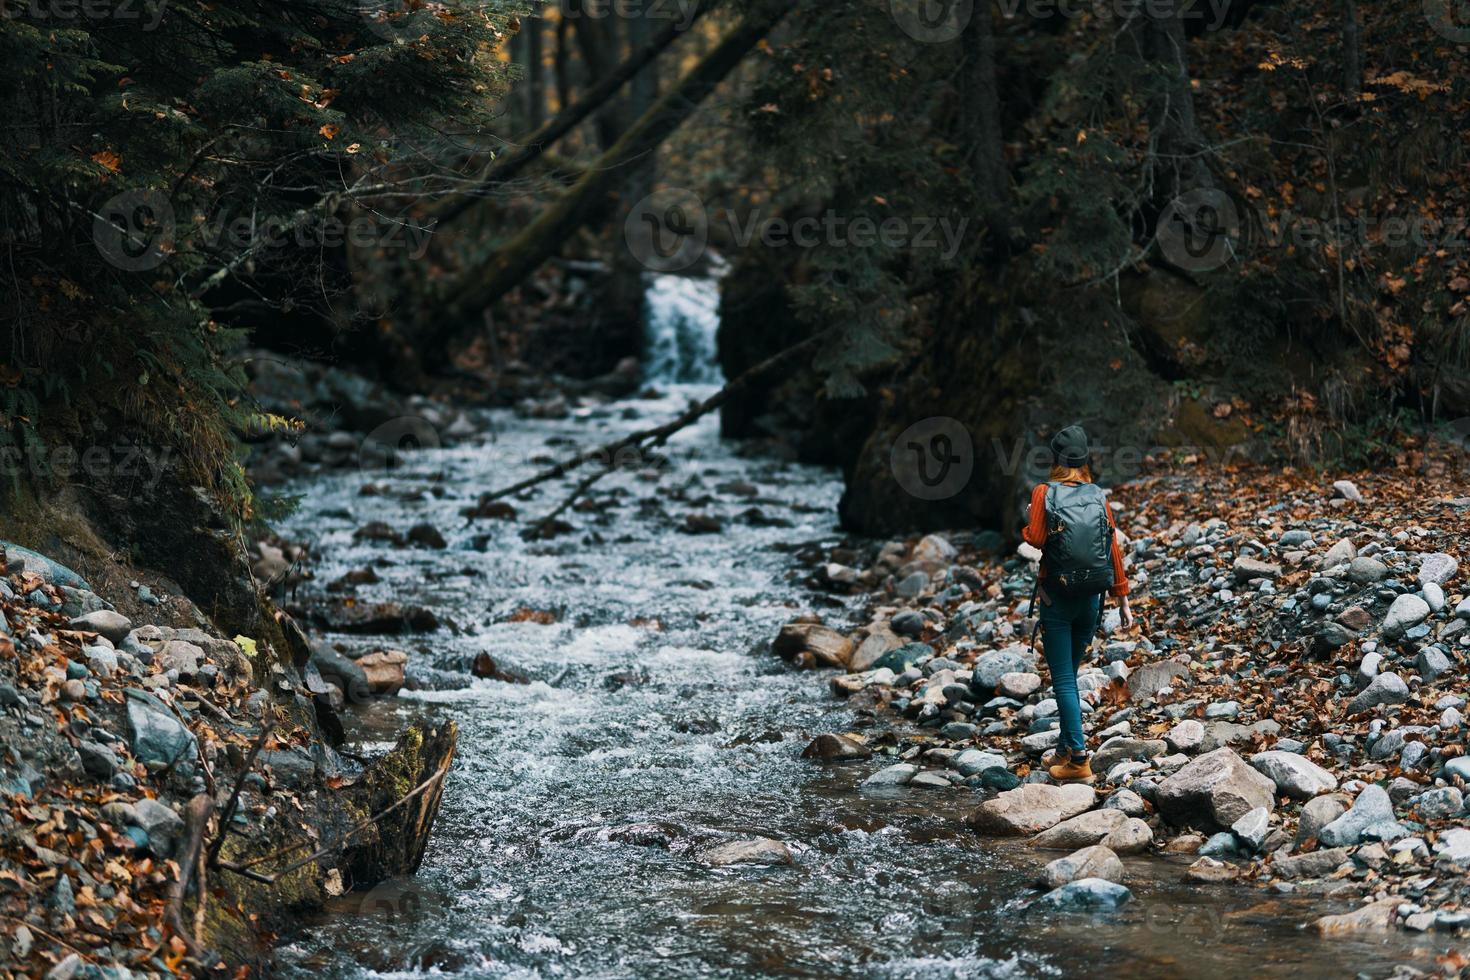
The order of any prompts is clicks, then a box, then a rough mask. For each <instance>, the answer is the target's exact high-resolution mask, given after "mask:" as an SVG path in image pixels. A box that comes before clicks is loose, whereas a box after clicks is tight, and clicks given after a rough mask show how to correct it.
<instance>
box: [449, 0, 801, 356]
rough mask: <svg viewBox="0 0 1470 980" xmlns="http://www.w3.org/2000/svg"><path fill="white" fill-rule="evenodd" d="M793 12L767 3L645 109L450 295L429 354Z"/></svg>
mask: <svg viewBox="0 0 1470 980" xmlns="http://www.w3.org/2000/svg"><path fill="white" fill-rule="evenodd" d="M789 9H790V8H789V5H788V4H784V3H783V4H780V5H773V6H768V7H765V8H763V9H762V10H761V11H760V12H757V13H753V14H751V15H750V16H749V17H747V19H746V20H745V21H743V22H742V23H741V24H740V26H739V27H737V28H735V30H733V31H732V32H731V33H730V34H729V35H728V36H726V37H725V39H724V40H723V41H721V42H720V43H719V45H718V46H717V47H716V48H715V49H714V50H713V51H711V52H710V53H709V54H708V55H706V56H705V57H704V59H703V60H702V61H700V63H699V64H698V65H696V66H695V67H694V69H693V70H691V71H690V72H689V74H688V75H686V76H685V77H684V78H683V80H682V81H680V82H679V84H678V85H676V86H675V87H674V88H673V89H672V90H670V91H669V93H668V94H667V95H665V96H664V97H663V98H661V99H659V100H658V102H657V103H655V104H654V106H653V108H652V109H650V110H649V111H648V112H646V113H644V115H643V117H642V118H641V119H639V120H638V121H637V122H636V123H634V124H633V126H632V128H630V129H629V130H628V131H627V132H626V133H624V134H623V136H622V138H621V139H619V140H618V141H617V143H616V144H614V145H613V147H612V148H611V149H609V150H608V151H607V152H606V153H604V154H603V155H602V157H601V158H599V159H598V161H597V163H596V164H595V165H593V166H592V168H591V169H590V170H589V171H588V173H587V174H586V176H584V177H583V178H582V179H581V180H579V181H578V182H577V183H576V184H575V185H574V186H573V187H572V188H571V190H569V191H568V192H567V193H566V194H565V196H563V197H562V198H561V199H560V200H558V201H557V202H556V203H554V204H552V205H551V206H550V207H549V208H547V209H546V210H545V211H544V212H543V213H542V214H541V216H540V217H538V218H537V219H536V220H535V221H533V222H532V223H531V224H530V225H528V226H527V227H526V228H525V230H523V231H522V232H521V233H520V234H519V235H517V236H516V237H515V238H514V239H513V240H512V241H511V242H510V243H509V244H508V245H506V246H505V248H503V249H501V250H500V251H498V252H497V253H496V254H495V256H494V258H492V259H491V260H490V261H489V262H488V263H487V264H486V265H485V266H484V267H482V268H480V269H477V270H475V271H474V272H472V273H471V274H469V275H467V276H466V277H465V278H464V280H463V285H461V287H460V288H459V289H458V290H457V291H456V292H454V293H453V294H452V295H451V296H450V297H448V301H449V306H450V308H451V311H452V312H453V313H454V314H455V315H453V316H449V317H442V318H440V319H439V320H438V321H437V322H436V324H435V325H434V326H433V328H432V329H431V330H430V331H429V333H428V336H426V337H424V338H423V340H424V344H425V346H426V347H427V348H428V349H429V350H431V351H437V350H438V349H440V348H441V347H442V346H443V345H444V344H445V343H446V342H447V340H448V338H449V335H450V333H451V332H452V331H453V329H454V328H455V325H456V324H458V323H461V322H463V320H464V319H465V318H466V317H468V316H470V315H473V314H476V313H477V311H479V310H482V309H484V308H485V307H487V306H489V305H491V304H492V303H494V302H495V301H496V300H498V299H499V298H500V297H501V296H503V295H505V294H506V293H507V292H509V291H510V290H511V289H512V288H513V287H515V286H516V285H518V284H519V283H520V282H521V280H523V279H524V278H525V277H526V276H527V275H529V274H530V273H531V272H533V271H534V270H535V269H536V268H537V267H538V266H539V265H541V263H542V262H544V261H546V259H548V258H549V257H550V256H551V255H552V254H553V253H554V252H556V250H557V249H558V248H560V247H561V243H562V242H563V241H565V240H566V238H567V237H568V236H569V235H570V234H571V233H572V232H574V231H576V230H577V229H578V228H579V227H581V225H582V223H583V222H584V221H585V219H586V217H587V214H588V212H589V211H591V210H592V207H593V205H594V204H595V203H596V202H597V201H598V200H599V199H600V198H601V197H603V196H604V195H605V194H607V192H608V191H609V190H611V189H612V188H613V187H614V186H615V185H616V184H617V183H618V182H619V181H621V180H623V179H624V177H625V171H624V168H625V167H627V166H628V165H629V164H632V163H634V162H636V161H638V160H639V159H641V158H642V157H643V156H645V155H646V154H649V153H653V152H654V151H655V150H657V149H658V147H659V145H660V144H661V143H663V141H664V140H665V139H667V138H668V137H669V135H670V134H671V133H672V132H673V131H674V130H675V129H677V128H678V127H679V124H680V123H682V122H683V121H684V120H685V119H687V118H688V117H689V116H690V115H691V114H692V113H693V112H694V110H695V108H697V107H698V105H699V104H700V102H702V101H703V100H704V98H705V96H707V95H708V94H709V93H710V92H711V91H713V90H714V88H715V86H716V85H718V84H719V83H720V82H721V81H722V80H723V79H724V77H725V76H726V75H728V74H729V73H730V72H731V71H732V70H733V69H734V68H735V66H736V65H738V64H739V63H740V61H741V59H743V58H744V57H745V54H746V52H748V51H749V50H750V49H751V48H753V47H755V45H756V44H757V43H759V41H760V40H761V38H763V37H765V36H766V34H767V33H769V31H770V30H771V28H772V27H774V26H775V25H776V24H777V23H778V22H779V21H780V20H781V18H782V17H783V16H784V15H785V14H786V12H787V10H789Z"/></svg>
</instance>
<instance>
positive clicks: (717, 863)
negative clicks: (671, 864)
mask: <svg viewBox="0 0 1470 980" xmlns="http://www.w3.org/2000/svg"><path fill="white" fill-rule="evenodd" d="M699 859H700V860H701V861H702V862H704V863H705V864H707V865H709V866H710V867H712V868H724V867H729V866H730V865H732V864H764V865H776V864H794V863H795V862H796V857H795V855H793V854H792V853H791V848H789V847H787V846H786V845H785V844H783V843H781V842H780V841H778V840H772V839H771V838H769V837H751V838H749V839H747V840H736V841H730V842H729V843H726V844H718V845H716V846H714V847H710V848H706V849H705V850H703V851H700V852H699Z"/></svg>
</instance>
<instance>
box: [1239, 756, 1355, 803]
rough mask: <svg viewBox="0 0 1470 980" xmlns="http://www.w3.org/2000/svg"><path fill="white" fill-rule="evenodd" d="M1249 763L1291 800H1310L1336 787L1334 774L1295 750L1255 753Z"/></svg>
mask: <svg viewBox="0 0 1470 980" xmlns="http://www.w3.org/2000/svg"><path fill="white" fill-rule="evenodd" d="M1251 765H1252V766H1253V767H1255V769H1256V771H1257V772H1259V773H1261V774H1262V775H1263V776H1265V777H1266V778H1267V779H1269V780H1271V782H1273V783H1275V784H1276V790H1277V792H1280V793H1284V794H1286V795H1287V796H1289V797H1291V798H1292V799H1294V800H1310V799H1311V798H1312V797H1314V796H1320V795H1322V794H1323V793H1331V792H1332V791H1333V790H1335V789H1337V777H1336V776H1334V775H1332V773H1330V772H1328V771H1327V770H1326V769H1323V768H1322V767H1321V766H1319V765H1317V764H1316V763H1315V762H1313V761H1312V760H1311V759H1308V758H1307V757H1306V756H1304V755H1298V754H1296V753H1295V752H1281V751H1272V752H1257V753H1256V754H1255V755H1253V756H1251Z"/></svg>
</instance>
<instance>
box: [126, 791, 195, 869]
mask: <svg viewBox="0 0 1470 980" xmlns="http://www.w3.org/2000/svg"><path fill="white" fill-rule="evenodd" d="M133 813H134V816H133V819H134V822H135V823H136V824H137V825H138V826H139V827H142V828H143V830H144V831H146V832H147V834H148V844H149V847H151V848H152V850H153V853H154V854H157V855H158V856H159V857H169V856H170V855H172V854H173V852H174V844H175V842H176V841H177V840H178V838H179V835H180V834H182V833H183V832H184V820H183V818H182V817H180V816H179V815H178V814H177V813H175V812H174V811H173V808H172V807H168V806H165V805H164V804H162V803H160V802H158V801H157V800H150V799H148V798H147V797H144V798H143V799H141V800H139V801H138V802H137V803H135V804H133Z"/></svg>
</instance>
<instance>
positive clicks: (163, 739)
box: [127, 688, 195, 770]
mask: <svg viewBox="0 0 1470 980" xmlns="http://www.w3.org/2000/svg"><path fill="white" fill-rule="evenodd" d="M127 704H128V727H129V729H130V732H131V745H132V749H133V755H134V757H136V758H137V760H138V761H139V762H141V763H143V765H145V766H147V767H148V768H149V769H151V770H159V769H167V768H168V767H169V766H172V765H174V764H175V763H177V762H180V761H183V760H185V759H192V758H193V757H194V753H195V749H194V735H193V733H192V732H190V731H189V729H187V728H185V727H184V726H183V724H181V723H180V722H179V720H178V719H177V718H175V717H174V716H173V713H172V712H170V711H169V710H168V708H167V707H165V706H164V704H163V702H161V701H159V700H158V699H157V698H155V697H154V696H153V695H151V694H148V693H147V692H145V691H139V690H137V689H135V688H128V690H127Z"/></svg>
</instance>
